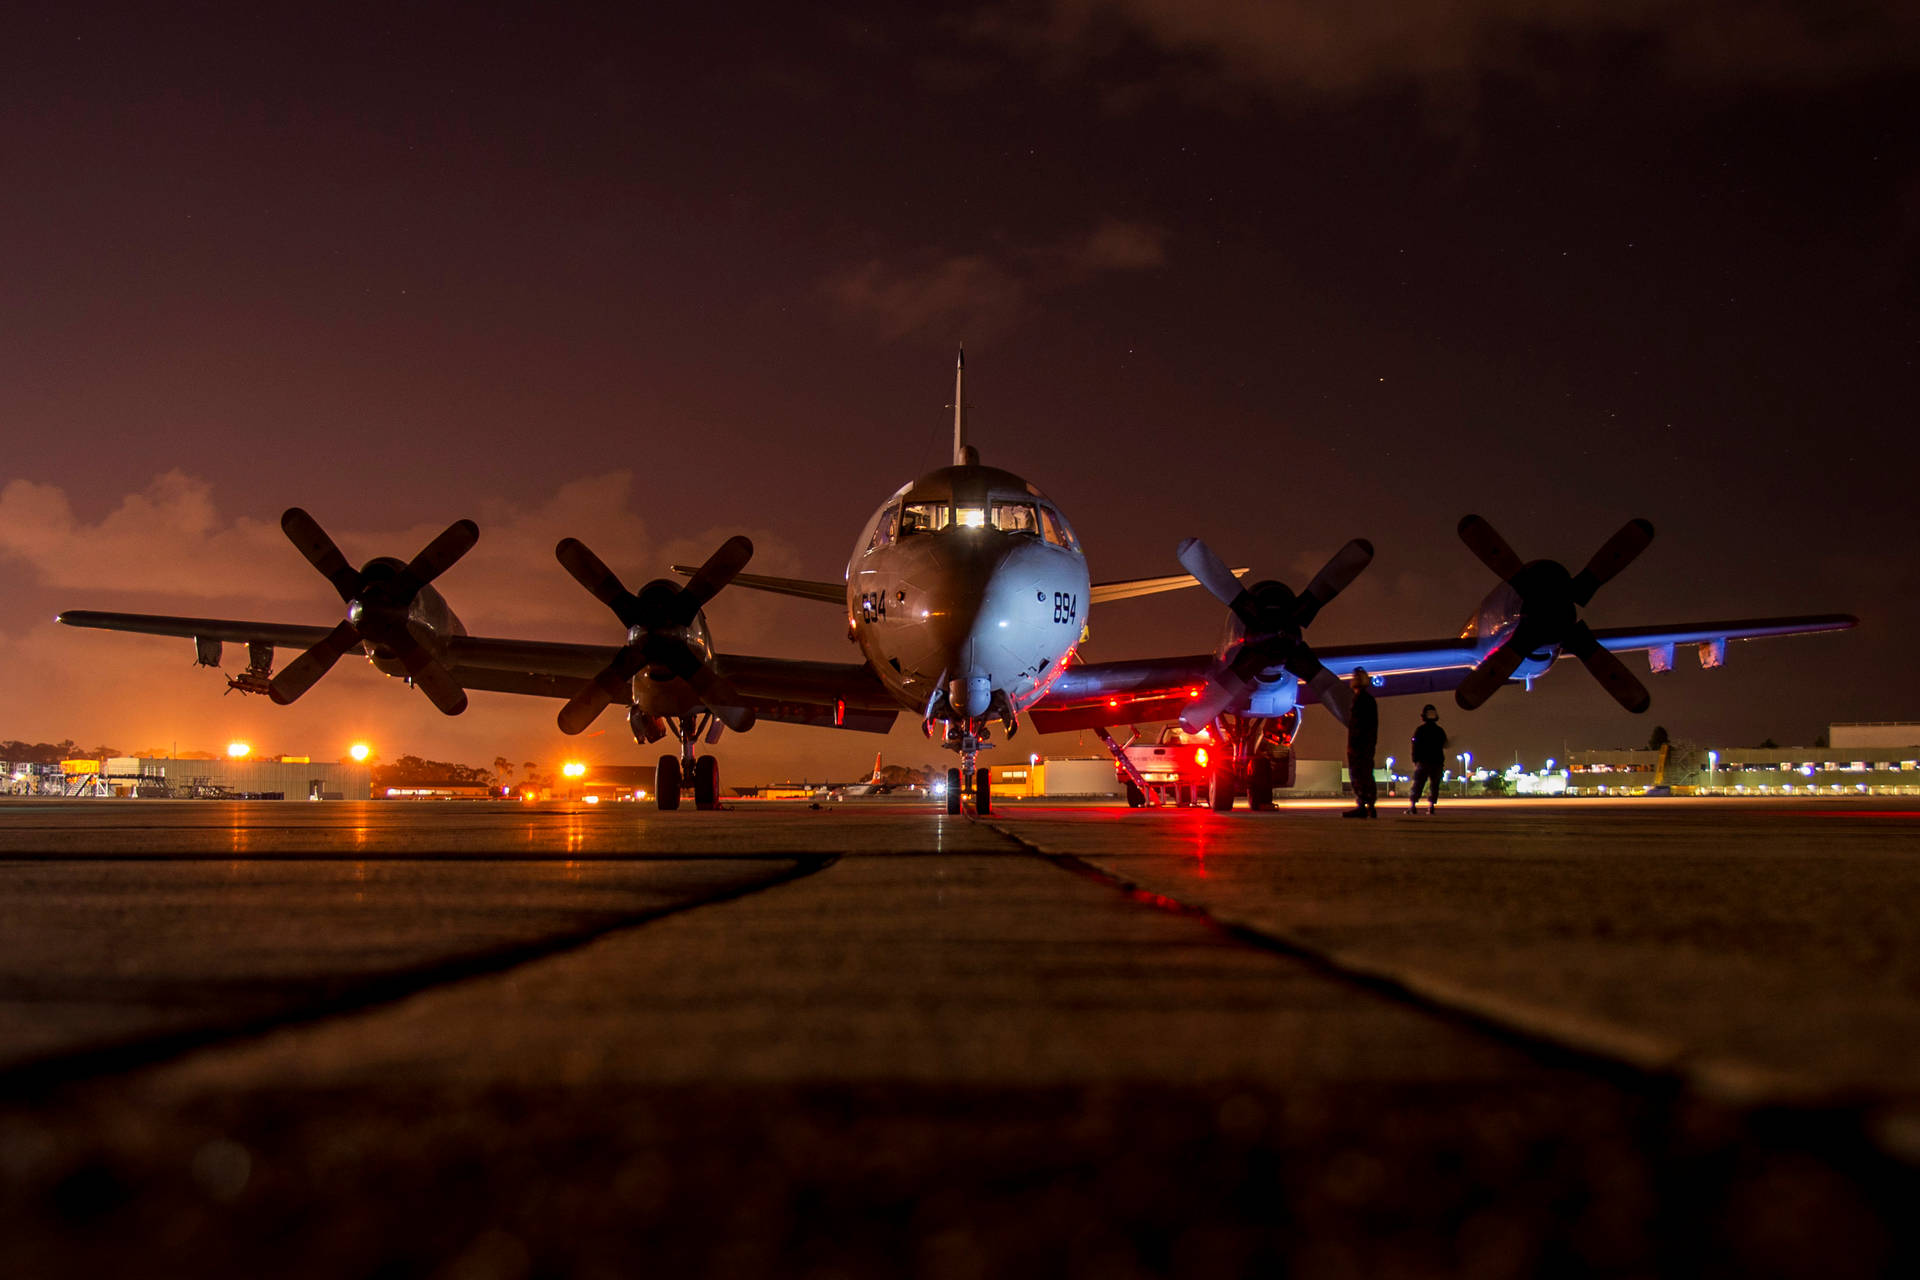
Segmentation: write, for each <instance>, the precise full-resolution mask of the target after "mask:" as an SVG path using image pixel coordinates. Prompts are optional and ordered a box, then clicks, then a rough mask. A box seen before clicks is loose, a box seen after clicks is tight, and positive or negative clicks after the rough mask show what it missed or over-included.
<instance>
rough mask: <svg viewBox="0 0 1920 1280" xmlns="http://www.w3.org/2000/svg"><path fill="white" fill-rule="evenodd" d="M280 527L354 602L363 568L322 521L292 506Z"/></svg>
mask: <svg viewBox="0 0 1920 1280" xmlns="http://www.w3.org/2000/svg"><path fill="white" fill-rule="evenodd" d="M280 530H281V532H282V533H285V534H286V535H287V541H289V542H291V543H292V544H293V547H294V550H296V551H298V552H299V553H300V554H301V555H303V556H305V557H306V558H307V563H308V564H310V565H312V566H313V567H314V568H316V569H318V570H319V571H320V574H321V576H322V577H324V578H325V579H326V580H327V581H328V582H330V583H332V584H333V589H334V590H335V591H337V592H339V593H340V599H341V600H343V601H345V602H346V603H349V604H351V603H352V602H353V597H354V593H355V592H356V591H358V590H359V588H360V571H359V570H358V569H355V568H354V567H353V566H352V565H351V564H349V563H348V562H347V558H346V557H345V556H343V555H341V554H340V548H339V547H337V546H335V545H334V544H333V539H332V538H329V537H328V536H327V531H326V530H325V529H322V528H321V527H320V522H319V521H318V520H315V519H314V518H313V517H312V516H310V515H308V514H307V513H306V512H305V511H303V510H302V509H301V508H299V507H288V508H287V509H286V510H285V511H283V512H281V513H280ZM315 679H318V677H315ZM294 696H295V697H298V696H299V695H298V694H295V695H294Z"/></svg>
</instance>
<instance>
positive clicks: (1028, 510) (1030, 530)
mask: <svg viewBox="0 0 1920 1280" xmlns="http://www.w3.org/2000/svg"><path fill="white" fill-rule="evenodd" d="M993 527H994V528H996V529H998V530H999V531H1000V532H1002V533H1024V534H1027V535H1028V536H1029V537H1039V536H1040V518H1039V516H1038V515H1036V514H1035V512H1034V506H1033V504H1032V503H1031V502H996V503H994V504H993Z"/></svg>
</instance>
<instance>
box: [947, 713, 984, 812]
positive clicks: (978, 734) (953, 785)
mask: <svg viewBox="0 0 1920 1280" xmlns="http://www.w3.org/2000/svg"><path fill="white" fill-rule="evenodd" d="M987 732H988V730H987V725H986V721H985V719H984V718H982V719H976V720H969V721H964V722H963V721H957V720H954V721H948V722H947V737H946V744H945V745H946V746H947V747H948V748H949V749H950V750H953V751H958V752H959V753H960V765H959V767H958V768H954V769H948V770H947V812H948V813H950V814H958V813H959V812H961V805H962V800H963V799H964V797H965V796H966V795H967V794H968V793H971V794H972V796H973V811H974V812H975V813H976V814H979V815H980V816H982V817H985V816H986V815H987V814H989V813H991V812H993V787H992V780H991V779H990V778H989V776H988V774H987V770H986V768H985V766H976V763H975V761H976V759H977V757H978V755H979V753H980V751H981V750H982V749H983V748H986V747H991V746H992V745H993V743H991V742H989V741H988V740H987Z"/></svg>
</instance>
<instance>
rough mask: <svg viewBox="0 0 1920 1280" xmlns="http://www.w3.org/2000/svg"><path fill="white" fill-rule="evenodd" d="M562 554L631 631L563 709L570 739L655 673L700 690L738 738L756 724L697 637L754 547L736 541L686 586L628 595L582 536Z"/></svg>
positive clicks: (652, 586)
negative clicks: (698, 625)
mask: <svg viewBox="0 0 1920 1280" xmlns="http://www.w3.org/2000/svg"><path fill="white" fill-rule="evenodd" d="M554 556H555V557H556V558H557V559H558V560H559V561H560V563H561V565H563V566H564V567H565V568H566V571H567V572H568V573H570V574H572V575H573V579H574V581H575V582H578V583H579V584H580V585H581V586H583V587H585V588H586V589H587V590H588V591H590V592H592V593H593V597H594V598H595V599H596V600H598V601H600V603H601V604H604V605H606V606H607V607H608V608H609V609H611V610H613V613H614V616H615V617H617V618H619V619H620V623H621V625H622V626H624V627H626V628H627V643H626V644H624V645H622V646H621V647H620V651H619V652H618V653H616V654H614V656H613V661H612V662H609V663H608V664H607V665H606V666H605V667H604V668H602V669H601V671H600V674H598V675H596V676H595V677H594V678H593V679H592V680H590V681H588V683H587V684H586V686H585V687H584V688H582V689H581V690H580V692H578V693H576V694H574V695H573V697H572V698H570V699H568V701H567V705H566V706H564V707H562V708H560V717H559V724H560V731H561V732H562V733H579V732H581V731H582V730H584V729H585V728H586V727H587V726H588V725H590V724H592V723H593V722H594V720H595V718H597V717H598V716H599V714H600V713H601V712H602V711H604V710H606V709H607V704H608V703H610V702H612V701H613V700H614V699H615V698H616V697H618V696H620V693H621V691H622V690H623V689H625V688H626V687H627V685H628V684H630V683H631V682H632V680H633V678H634V677H635V676H637V675H639V674H640V673H641V672H642V671H644V670H647V669H648V668H655V669H658V670H662V671H665V672H667V673H670V674H671V675H674V676H677V677H678V678H680V679H682V680H685V681H686V682H687V683H688V684H690V685H692V686H693V689H694V692H696V693H698V694H699V695H700V698H701V700H702V701H703V702H705V703H706V704H707V708H708V709H709V710H710V711H712V712H713V713H714V715H716V716H718V717H719V718H720V720H721V722H722V723H723V724H725V725H726V726H727V727H728V728H729V729H732V730H734V731H736V732H738V731H740V730H743V729H749V728H751V727H752V726H753V719H754V716H753V712H752V711H751V710H749V709H747V708H746V707H744V706H742V705H741V703H740V696H739V695H738V694H737V693H735V692H734V690H733V687H732V686H731V685H729V684H728V683H727V682H726V680H725V679H724V678H723V677H722V676H721V675H720V674H719V673H718V672H716V671H715V670H714V669H713V664H712V663H711V662H710V661H709V660H708V659H707V657H706V656H705V655H704V654H702V653H700V652H699V651H697V650H696V649H695V648H694V646H693V642H692V637H691V634H690V632H689V628H691V627H692V625H693V621H694V619H695V618H697V617H699V616H700V610H701V609H702V608H704V607H705V606H706V604H707V602H708V601H709V600H711V599H713V597H714V596H716V595H718V594H719V592H720V589H721V588H722V587H724V586H726V585H727V584H728V583H729V582H732V581H733V578H734V575H735V574H737V573H739V572H740V570H742V569H744V568H746V565H747V561H748V560H749V559H750V558H752V556H753V543H752V542H750V541H748V540H747V539H746V538H742V537H737V536H736V537H732V538H728V539H727V540H726V541H725V542H724V543H722V544H721V545H720V549H719V550H718V551H715V552H714V553H713V554H712V555H711V556H709V557H707V562H706V563H705V564H703V565H701V566H700V569H699V571H698V572H696V573H695V574H694V575H693V577H692V579H691V580H690V581H688V583H687V584H686V585H685V586H681V585H680V584H679V583H677V582H674V581H672V580H670V579H667V578H656V579H654V580H653V581H652V582H649V583H648V584H647V585H646V586H644V587H642V588H640V591H639V593H638V594H635V593H634V592H631V591H628V590H627V588H626V586H625V585H624V584H623V583H622V582H621V581H620V579H619V577H618V575H616V574H615V573H614V572H613V570H611V569H609V568H607V566H606V563H605V562H604V561H603V560H601V559H600V557H599V556H596V555H595V554H593V552H592V551H589V550H588V549H587V545H586V544H585V543H584V542H581V541H580V540H579V539H577V538H563V539H561V541H560V545H559V546H557V547H555V548H554Z"/></svg>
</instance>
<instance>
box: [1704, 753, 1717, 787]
mask: <svg viewBox="0 0 1920 1280" xmlns="http://www.w3.org/2000/svg"><path fill="white" fill-rule="evenodd" d="M1719 767H1720V753H1719V752H1718V751H1709V752H1707V790H1709V791H1711V790H1713V775H1714V771H1715V770H1716V769H1718V768H1719Z"/></svg>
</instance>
